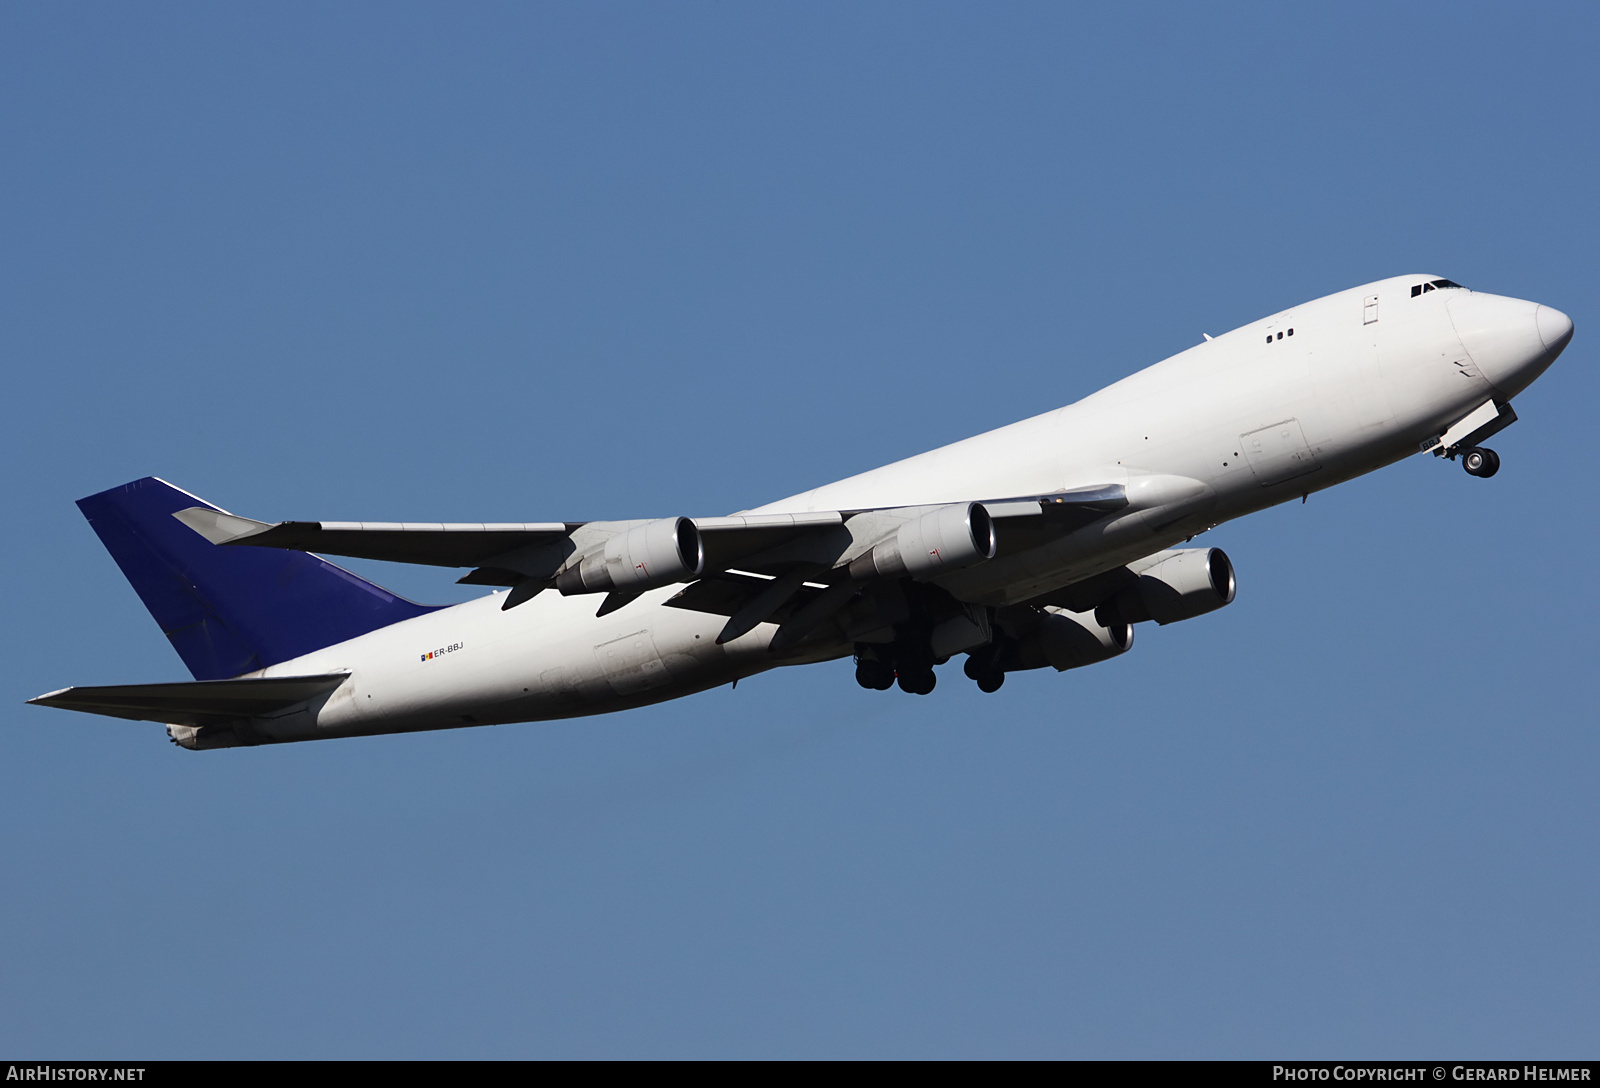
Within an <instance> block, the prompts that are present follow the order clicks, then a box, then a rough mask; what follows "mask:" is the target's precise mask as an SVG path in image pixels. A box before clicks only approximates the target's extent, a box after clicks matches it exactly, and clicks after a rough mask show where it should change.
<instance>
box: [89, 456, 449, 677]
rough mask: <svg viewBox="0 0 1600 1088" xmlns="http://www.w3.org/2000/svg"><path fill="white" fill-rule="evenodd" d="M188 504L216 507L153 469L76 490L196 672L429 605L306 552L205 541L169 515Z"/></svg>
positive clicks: (337, 636)
mask: <svg viewBox="0 0 1600 1088" xmlns="http://www.w3.org/2000/svg"><path fill="white" fill-rule="evenodd" d="M196 506H199V507H204V508H205V509H208V510H215V509H217V508H216V507H214V506H212V505H211V504H210V503H207V502H204V501H203V500H201V499H197V498H195V497H194V496H193V495H191V494H189V493H188V492H186V491H181V490H179V489H178V488H176V487H173V486H172V485H171V484H169V483H167V482H166V481H165V480H159V479H156V478H155V477H154V476H147V477H145V478H144V479H142V480H134V481H133V482H132V483H127V484H123V485H122V486H121V487H114V488H112V489H111V490H109V491H102V492H100V493H99V494H98V495H90V496H89V497H88V498H86V499H79V500H78V509H80V510H82V511H83V516H84V517H86V518H88V519H89V524H90V526H91V527H93V529H94V531H95V533H96V534H97V535H98V536H99V537H100V541H101V543H103V544H104V545H105V546H106V550H107V551H109V552H110V553H111V557H112V558H113V559H115V560H116V561H117V566H119V567H121V568H122V573H123V575H124V576H125V577H126V578H127V579H128V581H129V582H130V583H132V585H133V588H134V591H135V592H137V593H138V594H139V599H140V600H142V601H143V602H144V606H145V607H146V608H148V609H149V610H150V615H151V616H153V617H154V618H155V621H156V623H157V624H159V625H160V627H161V631H162V633H163V634H165V635H166V636H167V639H168V640H169V641H170V642H171V643H172V646H173V649H175V650H177V651H178V656H180V657H181V658H183V663H184V664H185V665H187V666H188V668H189V672H190V673H191V674H192V675H193V676H194V678H195V679H196V680H223V679H227V678H228V677H233V676H239V675H240V674H242V673H247V672H254V671H255V670H256V669H262V668H266V667H267V666H268V665H276V664H278V663H279V662H280V661H288V660H289V659H291V658H295V657H299V656H300V655H302V654H307V653H310V652H311V651H313V650H319V649H321V648H322V647H324V646H332V645H333V644H334V643H337V642H343V641H345V640H346V639H351V638H355V637H356V636H357V635H364V634H366V633H367V632H368V631H375V630H377V629H378V628H380V627H387V626H389V625H390V624H392V623H398V622H399V621H401V620H407V619H411V618H413V617H415V616H421V615H424V614H426V613H428V612H432V611H435V610H436V607H437V606H429V605H419V604H413V603H412V602H410V601H408V600H406V599H404V598H403V597H397V596H395V595H394V594H393V593H390V592H389V591H388V590H386V589H383V588H382V587H380V586H376V585H373V584H372V583H371V582H369V581H367V580H366V579H364V578H360V577H357V576H356V575H354V574H351V573H350V572H349V571H347V570H344V569H343V568H341V567H336V566H334V565H333V564H332V563H329V562H327V561H326V560H323V559H319V558H318V557H317V556H314V555H311V554H309V553H307V552H297V551H283V550H280V549H277V548H251V547H221V546H218V545H216V544H212V543H211V542H209V541H208V540H206V539H205V538H204V537H202V536H201V535H200V534H199V533H197V532H195V531H194V530H193V529H191V528H189V527H188V526H187V525H185V524H183V523H182V522H181V521H179V520H178V519H177V518H175V517H173V515H174V514H176V513H177V512H178V511H180V510H187V509H191V508H193V507H196ZM222 512H223V513H226V511H222Z"/></svg>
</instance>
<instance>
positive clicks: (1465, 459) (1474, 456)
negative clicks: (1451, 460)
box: [1461, 446, 1500, 480]
mask: <svg viewBox="0 0 1600 1088" xmlns="http://www.w3.org/2000/svg"><path fill="white" fill-rule="evenodd" d="M1461 467H1462V468H1464V469H1466V470H1467V475H1468V476H1477V477H1478V478H1480V479H1484V480H1487V479H1488V478H1489V477H1490V476H1493V475H1494V474H1495V473H1497V472H1499V471H1500V455H1499V454H1498V453H1496V452H1494V450H1489V449H1484V448H1483V447H1481V446H1474V447H1473V448H1472V449H1470V450H1467V451H1466V452H1465V453H1463V454H1462V455H1461Z"/></svg>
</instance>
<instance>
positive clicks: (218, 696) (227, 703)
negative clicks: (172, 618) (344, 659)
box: [28, 672, 348, 726]
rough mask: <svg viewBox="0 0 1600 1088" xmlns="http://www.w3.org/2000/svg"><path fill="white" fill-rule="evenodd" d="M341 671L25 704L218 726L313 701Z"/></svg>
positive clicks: (66, 694)
mask: <svg viewBox="0 0 1600 1088" xmlns="http://www.w3.org/2000/svg"><path fill="white" fill-rule="evenodd" d="M347 675H348V674H347V673H342V672H341V673H326V674H323V675H320V676H273V677H261V678H258V679H252V680H194V681H185V682H179V683H171V684H117V685H112V686H109V687H76V688H62V689H61V690H60V691H52V692H50V693H49V694H47V695H41V696H39V697H38V698H36V699H29V700H28V702H30V703H32V704H33V705H35V706H53V707H57V708H59V709H61V710H81V711H83V712H85V713H88V714H104V715H107V716H109V717H112V718H127V719H129V720H131V721H143V722H162V723H164V724H167V725H194V726H201V725H220V724H221V723H223V722H231V721H237V720H239V719H240V718H254V717H259V716H260V715H263V714H271V713H273V712H274V711H278V710H283V709H285V708H287V707H291V706H294V705H295V704H296V703H303V702H305V701H306V700H307V699H314V698H316V697H317V696H318V695H321V694H322V693H323V692H327V691H332V690H333V689H334V688H336V687H338V686H339V685H340V684H342V683H344V681H345V679H346V677H347Z"/></svg>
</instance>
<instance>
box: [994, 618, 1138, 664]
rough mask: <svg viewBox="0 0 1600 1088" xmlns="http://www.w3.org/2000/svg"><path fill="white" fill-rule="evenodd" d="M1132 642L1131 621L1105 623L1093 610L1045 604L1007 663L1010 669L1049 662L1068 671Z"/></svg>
mask: <svg viewBox="0 0 1600 1088" xmlns="http://www.w3.org/2000/svg"><path fill="white" fill-rule="evenodd" d="M1132 646H1133V627H1132V626H1131V625H1130V624H1126V623H1116V624H1110V625H1106V624H1102V623H1100V622H1099V621H1098V620H1097V619H1096V618H1095V616H1094V615H1093V614H1092V613H1089V612H1070V611H1068V610H1067V609H1065V608H1057V607H1056V606H1054V605H1046V606H1045V608H1044V615H1043V616H1041V617H1040V619H1039V626H1038V627H1037V628H1035V629H1034V630H1033V631H1032V632H1031V633H1029V634H1028V635H1027V636H1025V637H1023V638H1020V639H1018V640H1017V643H1016V649H1015V655H1014V659H1013V660H1011V661H1007V662H1005V665H1006V668H1007V669H1008V670H1009V669H1013V668H1015V669H1038V668H1043V667H1044V666H1045V665H1049V666H1050V667H1051V668H1053V669H1055V670H1056V671H1057V672H1065V671H1066V670H1068V669H1078V668H1082V667H1083V666H1085V665H1093V664H1095V663H1097V662H1100V661H1106V660H1109V659H1110V658H1113V657H1117V656H1118V655H1120V654H1125V653H1127V652H1128V650H1129V648H1130V647H1132Z"/></svg>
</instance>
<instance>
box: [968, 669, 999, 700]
mask: <svg viewBox="0 0 1600 1088" xmlns="http://www.w3.org/2000/svg"><path fill="white" fill-rule="evenodd" d="M973 679H975V680H977V682H978V690H979V691H981V692H983V693H984V694H985V695H993V694H994V693H995V692H997V691H999V690H1000V685H1001V684H1003V683H1005V682H1006V674H1005V673H1003V672H999V671H998V670H997V671H995V672H990V673H984V674H983V675H982V676H977V677H974V678H973Z"/></svg>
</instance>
